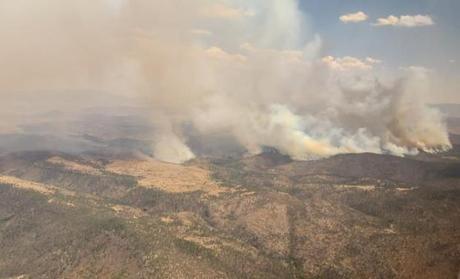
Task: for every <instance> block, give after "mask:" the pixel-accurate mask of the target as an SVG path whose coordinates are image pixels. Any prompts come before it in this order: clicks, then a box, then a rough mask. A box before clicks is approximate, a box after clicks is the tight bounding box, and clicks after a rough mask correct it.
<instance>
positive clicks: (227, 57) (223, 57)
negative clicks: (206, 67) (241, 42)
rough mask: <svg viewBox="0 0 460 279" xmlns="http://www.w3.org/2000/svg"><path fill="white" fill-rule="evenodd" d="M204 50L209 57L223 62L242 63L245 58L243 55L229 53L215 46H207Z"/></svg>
mask: <svg viewBox="0 0 460 279" xmlns="http://www.w3.org/2000/svg"><path fill="white" fill-rule="evenodd" d="M205 52H206V54H207V56H208V57H209V58H211V59H214V60H219V61H223V62H233V63H235V62H236V63H244V62H246V60H247V59H246V57H245V56H244V55H241V54H231V53H228V52H226V51H225V50H223V49H221V48H219V47H216V46H213V47H210V48H208V49H207V50H206V51H205Z"/></svg>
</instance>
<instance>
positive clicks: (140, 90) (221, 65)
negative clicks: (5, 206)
mask: <svg viewBox="0 0 460 279" xmlns="http://www.w3.org/2000/svg"><path fill="white" fill-rule="evenodd" d="M0 28H1V30H2V32H1V33H2V34H3V35H2V38H1V39H2V44H1V45H0V60H1V61H2V66H1V70H0V72H1V75H0V91H1V92H2V94H5V93H3V92H9V93H8V94H11V92H15V91H34V92H35V91H39V90H63V89H76V90H82V89H93V90H99V91H101V92H104V91H106V92H107V91H110V92H114V91H115V92H119V93H120V94H127V95H135V96H137V97H138V98H141V99H142V100H144V102H145V103H147V104H148V105H149V106H150V107H151V109H152V122H153V123H154V124H155V126H156V127H157V128H156V137H155V138H154V139H152V145H153V146H154V153H155V156H156V157H157V158H159V159H161V160H165V161H170V162H176V163H179V162H183V161H186V160H189V159H191V158H193V152H192V151H191V150H190V148H189V147H187V145H186V143H185V142H186V140H185V139H184V136H183V135H182V131H181V127H182V126H183V124H184V123H191V124H193V126H194V127H195V128H196V129H197V130H198V131H200V132H201V133H203V134H207V133H215V132H226V133H228V132H230V133H231V134H232V135H233V136H234V137H235V138H236V139H237V140H238V141H239V142H240V143H241V144H242V145H244V146H245V147H246V148H247V150H248V151H249V152H251V153H257V152H259V151H260V150H261V148H262V147H263V146H271V147H274V148H277V149H278V150H280V151H281V152H283V153H285V154H288V155H290V156H292V157H293V158H296V159H311V158H318V157H324V156H330V155H334V154H338V153H357V152H375V153H383V152H387V153H392V154H396V155H404V154H412V153H416V152H417V150H425V151H433V152H434V151H438V150H444V149H446V148H449V147H450V142H449V139H448V134H447V131H446V127H445V125H444V123H443V121H442V117H441V115H439V113H438V112H437V111H435V110H433V109H431V108H428V107H427V106H425V104H424V102H423V98H422V96H423V95H424V94H425V92H424V87H423V84H424V82H427V80H428V77H427V73H420V72H421V71H420V69H418V70H417V69H408V70H407V71H403V72H402V73H401V78H398V79H394V81H393V82H385V84H383V83H382V82H380V81H379V78H378V77H377V75H376V74H375V72H374V71H373V67H374V66H375V65H376V64H377V63H379V61H377V60H375V59H371V58H368V59H367V60H363V61H361V60H357V59H354V58H351V57H348V58H343V59H336V58H334V57H326V58H322V56H323V52H322V41H321V38H320V36H318V35H315V34H312V33H311V30H310V29H309V25H308V18H307V17H306V16H304V14H303V13H302V12H301V11H300V9H299V7H298V1H296V0H283V1H279V0H255V1H244V0H220V1H211V0H197V1H183V0H168V1H166V0H129V1H128V0H124V1H123V0H117V1H110V0H92V1H89V0H79V1H78V2H77V1H70V0H69V1H62V0H42V1H34V2H33V3H32V2H30V1H27V0H3V1H0ZM101 94H103V93H101Z"/></svg>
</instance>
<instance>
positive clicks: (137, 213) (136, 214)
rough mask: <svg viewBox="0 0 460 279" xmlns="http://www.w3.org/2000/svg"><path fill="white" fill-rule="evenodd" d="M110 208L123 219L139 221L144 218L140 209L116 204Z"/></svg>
mask: <svg viewBox="0 0 460 279" xmlns="http://www.w3.org/2000/svg"><path fill="white" fill-rule="evenodd" d="M111 208H112V210H113V211H115V213H116V214H117V215H119V216H122V217H125V218H133V219H139V218H141V217H144V216H146V214H145V213H144V212H143V211H142V210H141V209H139V208H135V207H131V206H125V205H119V204H117V205H114V206H112V207H111Z"/></svg>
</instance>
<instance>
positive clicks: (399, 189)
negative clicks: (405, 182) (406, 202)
mask: <svg viewBox="0 0 460 279" xmlns="http://www.w3.org/2000/svg"><path fill="white" fill-rule="evenodd" d="M416 189H418V188H417V187H412V188H396V191H398V192H410V191H414V190H416Z"/></svg>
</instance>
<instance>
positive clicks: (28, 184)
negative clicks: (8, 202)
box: [0, 175, 56, 195]
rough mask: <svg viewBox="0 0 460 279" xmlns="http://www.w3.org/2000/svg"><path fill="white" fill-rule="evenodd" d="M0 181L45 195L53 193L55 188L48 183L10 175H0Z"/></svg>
mask: <svg viewBox="0 0 460 279" xmlns="http://www.w3.org/2000/svg"><path fill="white" fill-rule="evenodd" d="M0 183H2V184H9V185H11V186H13V187H15V188H18V189H25V190H32V191H35V192H38V193H41V194H45V195H53V194H54V193H56V188H55V187H53V186H50V185H46V184H42V183H37V182H32V181H28V180H24V179H20V178H17V177H12V176H3V175H1V176H0Z"/></svg>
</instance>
